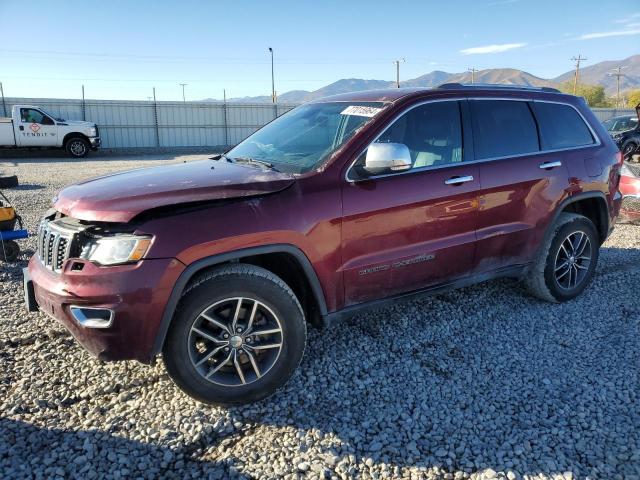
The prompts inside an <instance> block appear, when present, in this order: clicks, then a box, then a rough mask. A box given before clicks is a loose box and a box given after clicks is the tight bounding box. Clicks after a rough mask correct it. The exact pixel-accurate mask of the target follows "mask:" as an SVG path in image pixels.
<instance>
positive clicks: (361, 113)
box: [340, 105, 382, 117]
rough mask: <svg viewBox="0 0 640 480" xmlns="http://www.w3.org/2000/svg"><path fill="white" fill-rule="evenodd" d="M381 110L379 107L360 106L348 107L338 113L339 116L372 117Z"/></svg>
mask: <svg viewBox="0 0 640 480" xmlns="http://www.w3.org/2000/svg"><path fill="white" fill-rule="evenodd" d="M380 110H382V108H379V107H365V106H362V105H350V106H348V107H347V108H345V109H344V110H343V111H341V112H340V115H356V116H358V117H373V116H374V115H375V114H376V113H378V112H379V111H380Z"/></svg>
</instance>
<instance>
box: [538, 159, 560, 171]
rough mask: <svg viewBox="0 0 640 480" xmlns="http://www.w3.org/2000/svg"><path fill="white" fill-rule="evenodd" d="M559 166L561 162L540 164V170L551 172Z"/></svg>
mask: <svg viewBox="0 0 640 480" xmlns="http://www.w3.org/2000/svg"><path fill="white" fill-rule="evenodd" d="M561 165H562V162H560V161H555V162H544V163H541V164H540V168H541V169H543V170H551V169H552V168H555V167H560V166H561Z"/></svg>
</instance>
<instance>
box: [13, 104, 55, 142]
mask: <svg viewBox="0 0 640 480" xmlns="http://www.w3.org/2000/svg"><path fill="white" fill-rule="evenodd" d="M57 135H58V126H57V125H56V122H55V121H54V120H53V118H51V117H50V116H49V115H47V114H45V113H43V112H41V111H40V110H38V109H36V108H21V109H20V118H19V119H18V135H17V136H18V142H19V145H20V146H22V147H50V146H52V145H55V144H56V140H57Z"/></svg>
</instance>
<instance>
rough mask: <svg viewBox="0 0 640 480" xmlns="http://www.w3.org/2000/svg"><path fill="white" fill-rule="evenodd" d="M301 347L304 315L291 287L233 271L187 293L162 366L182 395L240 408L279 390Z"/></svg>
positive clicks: (252, 270)
mask: <svg viewBox="0 0 640 480" xmlns="http://www.w3.org/2000/svg"><path fill="white" fill-rule="evenodd" d="M305 342H306V322H305V318H304V313H303V311H302V308H301V306H300V303H299V302H298V300H297V298H296V296H295V295H294V293H293V292H292V291H291V289H290V288H289V286H288V285H287V284H286V283H284V282H283V281H282V280H281V279H280V278H279V277H277V276H276V275H274V274H273V273H271V272H270V271H268V270H265V269H263V268H260V267H256V266H253V265H245V264H234V265H228V266H224V267H221V268H218V269H216V270H213V271H211V272H209V273H208V274H206V275H205V276H203V277H201V278H200V279H198V280H196V281H195V282H194V283H193V284H192V285H191V287H189V288H188V289H187V291H186V292H185V294H184V295H183V297H182V299H181V300H180V304H179V307H178V310H177V311H176V315H175V316H174V318H173V321H172V324H171V327H170V329H169V332H168V334H167V339H166V341H165V345H164V348H163V360H164V363H165V366H166V368H167V372H168V373H169V376H170V377H171V378H172V379H173V381H174V382H175V383H176V384H177V385H178V386H179V387H180V388H181V389H182V390H183V391H185V392H186V393H187V394H188V395H190V396H192V397H193V398H195V399H197V400H200V401H201V402H204V403H209V404H217V405H238V404H244V403H249V402H255V401H257V400H261V399H263V398H266V397H268V396H270V395H271V394H273V393H274V392H275V391H276V390H277V389H278V388H280V387H281V386H283V385H284V384H285V383H286V382H287V380H289V378H290V377H291V375H292V374H293V372H294V371H295V369H296V368H297V366H298V364H299V363H300V360H301V359H302V356H303V353H304V347H305Z"/></svg>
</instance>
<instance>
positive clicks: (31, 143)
mask: <svg viewBox="0 0 640 480" xmlns="http://www.w3.org/2000/svg"><path fill="white" fill-rule="evenodd" d="M99 147H100V135H99V132H98V126H97V125H96V124H95V123H92V122H83V121H79V120H64V119H62V118H56V117H54V116H53V115H51V114H49V113H47V112H46V111H45V110H43V109H42V108H40V107H34V106H32V105H14V106H13V108H12V109H11V118H1V117H0V148H64V149H65V150H66V151H67V153H69V155H71V156H72V157H76V158H82V157H85V156H86V155H87V154H88V153H89V150H97V149H98V148H99Z"/></svg>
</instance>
